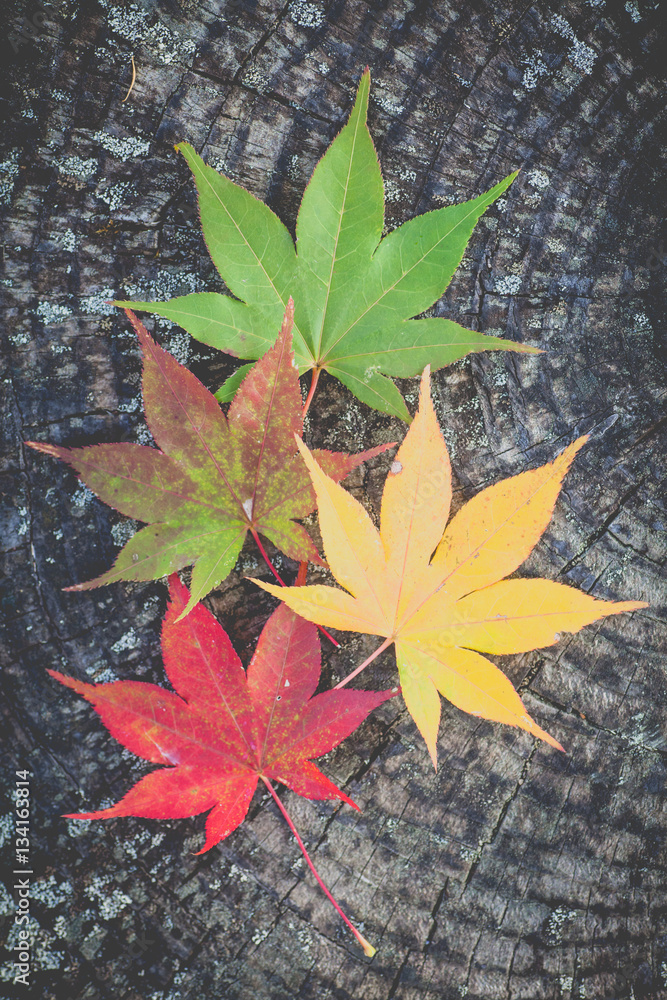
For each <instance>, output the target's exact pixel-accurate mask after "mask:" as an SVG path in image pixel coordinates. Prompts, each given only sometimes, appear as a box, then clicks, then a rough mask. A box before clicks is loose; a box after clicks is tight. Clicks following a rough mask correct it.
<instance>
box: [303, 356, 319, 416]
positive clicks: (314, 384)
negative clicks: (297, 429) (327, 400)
mask: <svg viewBox="0 0 667 1000" xmlns="http://www.w3.org/2000/svg"><path fill="white" fill-rule="evenodd" d="M321 371H322V369H321V368H313V374H312V376H311V378H310V389H309V390H308V395H307V396H306V402H305V403H304V404H303V412H302V414H301V416H302V418H303V417H305V416H306V414H307V413H308V410H309V408H310V404H311V402H312V400H313V396H314V395H315V390H316V389H317V383H318V381H319V378H320V372H321Z"/></svg>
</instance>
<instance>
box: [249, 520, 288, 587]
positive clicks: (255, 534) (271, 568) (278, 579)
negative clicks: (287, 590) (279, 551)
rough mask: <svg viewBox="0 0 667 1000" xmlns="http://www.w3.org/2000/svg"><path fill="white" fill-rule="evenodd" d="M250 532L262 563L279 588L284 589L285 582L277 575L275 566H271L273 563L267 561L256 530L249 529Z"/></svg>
mask: <svg viewBox="0 0 667 1000" xmlns="http://www.w3.org/2000/svg"><path fill="white" fill-rule="evenodd" d="M250 531H251V534H252V537H253V538H254V539H255V541H256V543H257V548H258V549H259V551H260V552H261V553H262V558H263V559H264V562H265V563H266V565H267V566H268V567H269V569H270V570H271V572H272V573H273V575H274V576H275V578H276V580H277V581H278V583H279V584H280V586H281V587H286V586H287V584H286V583H285V581H284V580H283V578H282V576H280V574H279V573H278V570H277V569H276V568H275V566H274V565H273V563H272V562H271V560H270V559H269V556H268V553H267V551H266V549H265V548H264V546H263V545H262V540H261V538H260V537H259V534H258V532H257V529H256V528H251V529H250Z"/></svg>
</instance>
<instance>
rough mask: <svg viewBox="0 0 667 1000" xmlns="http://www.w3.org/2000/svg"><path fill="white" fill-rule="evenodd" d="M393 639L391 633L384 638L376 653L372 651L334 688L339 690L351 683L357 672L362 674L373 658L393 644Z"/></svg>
mask: <svg viewBox="0 0 667 1000" xmlns="http://www.w3.org/2000/svg"><path fill="white" fill-rule="evenodd" d="M393 641H394V637H393V636H391V635H390V636H388V637H387V638H386V639H385V640H384V642H383V643H382V645H381V646H378V648H377V649H376V650H375V652H374V653H371V655H370V656H368V657H367V658H366V659H365V660H364V662H363V663H360V664H359V666H358V667H355V668H354V670H353V671H352V673H351V674H348V675H347V677H344V678H343V680H342V681H339V683H338V684H336V686H335V688H333V690H334V691H337V690H338V688H342V687H345V685H346V684H349V682H350V681H351V680H352V679H353V678H355V677H356V676H357V674H360V673H361V671H362V670H365V669H366V667H367V666H368V664H369V663H372V662H373V660H374V659H375V658H376V657H378V656H379V655H380V653H383V652H384V651H385V649H386V648H387V646H391V644H392V642H393Z"/></svg>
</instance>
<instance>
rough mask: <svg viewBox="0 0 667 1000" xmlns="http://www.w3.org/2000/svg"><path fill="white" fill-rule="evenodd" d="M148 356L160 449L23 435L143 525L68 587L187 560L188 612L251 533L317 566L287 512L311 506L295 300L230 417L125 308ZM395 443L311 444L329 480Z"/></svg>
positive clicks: (157, 570)
mask: <svg viewBox="0 0 667 1000" xmlns="http://www.w3.org/2000/svg"><path fill="white" fill-rule="evenodd" d="M128 316H129V317H130V320H131V321H132V324H133V325H134V328H135V330H136V331H137V334H138V336H139V341H140V344H141V347H142V350H143V354H144V371H143V397H144V408H145V411H146V421H147V423H148V426H149V428H150V431H151V433H152V435H153V437H154V439H155V441H156V443H157V444H158V446H159V449H160V450H156V449H155V448H149V447H145V446H143V445H138V444H101V445H94V446H91V447H87V448H62V447H59V446H58V445H52V444H42V443H37V442H34V441H29V442H28V444H29V445H30V446H31V447H32V448H36V449H37V450H38V451H42V452H44V453H46V454H47V455H52V456H53V457H55V458H61V459H63V460H64V461H66V462H68V463H69V464H70V465H71V466H72V467H73V468H74V469H75V470H76V471H77V473H78V474H79V476H80V478H81V479H82V480H83V482H84V483H85V484H86V485H87V486H88V487H90V489H91V490H93V491H94V492H95V493H96V494H97V495H98V496H99V497H100V498H101V499H102V500H104V501H105V503H108V504H110V505H111V506H112V507H115V508H116V509H117V510H119V511H120V512H121V513H122V514H125V515H127V516H128V517H133V518H136V519H137V520H139V521H145V522H148V526H147V527H145V528H142V529H141V530H140V531H138V532H137V533H136V534H135V535H134V536H133V537H132V538H131V539H130V541H129V542H128V543H127V544H126V545H125V547H124V548H123V549H122V551H121V552H120V553H119V555H118V558H117V559H116V562H115V563H114V565H113V566H112V568H111V569H110V570H108V571H107V572H106V573H103V574H102V575H101V576H98V577H96V578H95V579H94V580H88V581H87V582H85V583H79V584H77V585H76V586H74V587H70V588H69V589H70V590H88V589H90V588H91V587H99V586H101V585H103V584H108V583H113V582H115V581H116V580H154V579H159V578H160V577H163V576H166V575H168V574H169V573H172V572H174V571H176V570H180V569H183V568H184V567H186V566H189V565H191V564H194V568H193V572H192V596H191V599H190V602H189V604H188V606H187V608H186V610H185V613H187V612H189V611H190V609H191V608H192V607H193V606H194V604H196V602H197V601H199V600H201V599H202V598H203V597H205V595H206V594H208V593H209V591H210V590H212V589H213V588H214V587H216V586H217V585H218V584H219V583H220V582H221V580H223V579H224V578H225V577H226V576H227V575H228V574H229V573H230V572H231V571H232V569H233V567H234V564H235V563H236V559H237V557H238V555H239V552H240V551H241V547H242V545H243V542H244V539H245V536H246V534H247V532H251V533H252V535H253V536H254V537H255V539H256V540H257V542H258V544H259V545H260V548H261V543H260V541H259V537H258V535H259V533H261V534H263V535H265V536H266V537H267V538H270V539H271V541H272V542H273V543H274V545H276V546H277V547H278V548H279V549H280V550H281V551H282V552H284V553H285V554H286V555H288V556H289V557H290V558H291V559H295V560H298V561H306V560H309V561H311V562H319V563H321V561H322V560H321V559H320V556H319V554H318V552H317V549H316V548H315V545H314V544H313V542H312V540H311V538H310V536H309V535H308V533H307V532H306V530H305V528H303V527H302V525H300V524H298V523H297V522H296V521H295V520H294V519H295V518H302V517H305V516H306V515H308V514H310V513H311V512H312V511H313V510H314V508H315V493H314V491H313V488H312V485H311V483H310V479H309V477H308V474H307V472H306V468H305V465H304V463H303V460H302V458H301V457H300V455H299V454H298V452H297V448H296V445H295V441H294V434H295V432H296V433H297V434H299V435H300V434H302V432H303V417H302V409H301V394H300V389H299V378H298V372H297V369H296V367H295V365H294V355H293V353H292V337H291V330H292V317H293V304H292V302H291V300H290V302H289V304H288V308H287V311H286V313H285V318H284V321H283V325H282V329H281V332H280V336H279V337H278V340H277V341H276V343H275V345H274V346H273V347H272V348H271V349H270V350H269V351H268V352H267V353H266V354H265V355H264V357H263V358H262V359H261V361H260V362H259V363H258V364H257V365H256V366H255V367H254V368H253V369H252V371H251V372H250V373H249V374H248V375H247V376H246V378H245V380H244V381H243V382H242V384H241V388H240V389H239V391H238V393H237V394H236V397H235V398H234V400H233V402H232V404H231V407H230V409H229V413H228V415H227V416H225V415H224V413H223V412H222V410H221V409H220V405H219V403H218V402H217V400H216V399H215V397H214V396H213V395H212V394H211V393H210V392H209V391H208V389H206V388H205V387H204V386H203V385H202V384H201V382H200V381H199V380H198V379H197V378H195V376H194V375H193V374H192V372H190V371H188V370H187V368H184V367H183V366H182V365H180V364H179V363H178V362H177V361H176V360H175V358H173V357H172V356H171V355H170V354H168V353H167V352H166V351H164V350H162V348H161V347H158V345H157V344H156V343H155V342H154V340H153V339H152V338H151V337H150V336H149V334H148V332H147V331H146V329H145V328H144V327H143V325H142V324H141V323H140V322H139V321H138V320H137V318H136V317H135V316H134V315H133V314H132V313H131V312H129V311H128ZM389 447H391V445H382V446H380V447H378V448H372V449H370V450H369V451H365V452H362V453H361V454H359V455H346V454H343V453H342V452H330V451H322V450H318V451H315V452H314V454H315V455H317V459H318V461H319V463H320V464H321V465H322V467H323V468H325V469H326V470H327V472H328V474H329V475H330V476H332V477H333V478H334V479H336V480H340V479H342V478H344V477H345V476H346V475H347V474H348V473H349V472H351V470H352V469H354V468H356V466H357V465H359V464H360V463H361V462H363V461H365V460H366V459H368V458H371V457H372V456H374V455H377V454H379V453H380V452H382V451H384V450H385V449H386V448H389Z"/></svg>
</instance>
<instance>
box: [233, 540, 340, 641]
mask: <svg viewBox="0 0 667 1000" xmlns="http://www.w3.org/2000/svg"><path fill="white" fill-rule="evenodd" d="M250 532H251V534H252V537H253V538H254V539H255V541H256V542H257V548H258V549H259V551H260V552H261V553H262V556H263V557H264V562H265V563H266V565H267V566H268V567H269V569H270V570H271V572H272V573H273V575H274V576H275V578H276V580H277V581H278V583H279V584H280V586H281V587H286V586H287V584H286V583H285V581H284V580H283V578H282V577H281V576H280V575H279V573H278V570H277V569H276V568H275V566H274V565H273V563H272V562H271V560H270V559H269V556H268V553H267V551H266V549H265V548H264V546H263V545H262V540H261V538H260V537H259V534H258V532H257V529H256V528H251V529H250ZM303 565H304V564H303V563H300V564H299V573H301V567H302V566H303ZM305 565H306V566H308V563H306V564H305ZM304 583H305V576H304ZM317 627H318V629H319V630H320V632H321V633H322V635H325V636H326V637H327V639H329V640H330V641H331V642H333V644H334V646H336V647H337V648H338V649H340V643H339V642H336V640H335V639H334V637H333V636H332V635H330V634H329V632H327V630H326V629H325V628H323V627H322V626H321V625H318V626H317Z"/></svg>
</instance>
